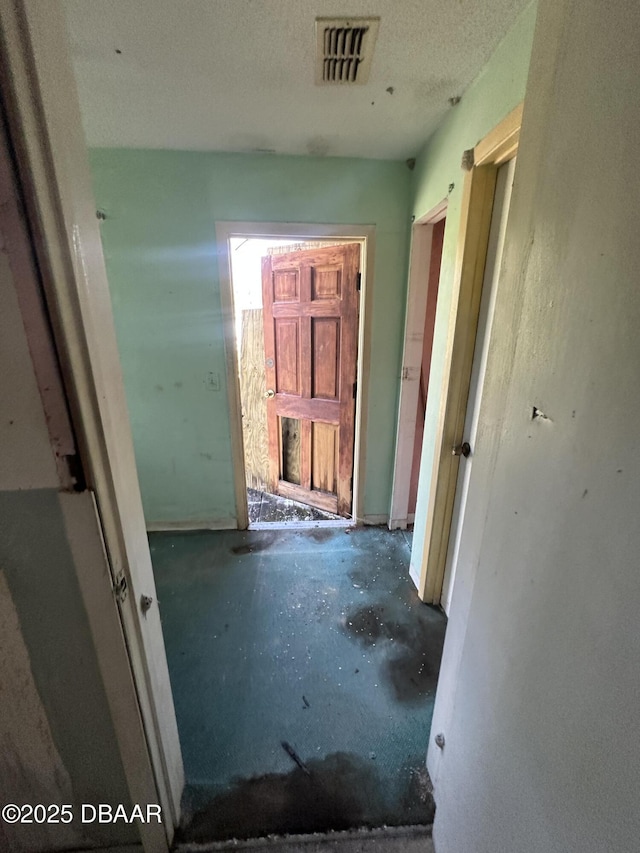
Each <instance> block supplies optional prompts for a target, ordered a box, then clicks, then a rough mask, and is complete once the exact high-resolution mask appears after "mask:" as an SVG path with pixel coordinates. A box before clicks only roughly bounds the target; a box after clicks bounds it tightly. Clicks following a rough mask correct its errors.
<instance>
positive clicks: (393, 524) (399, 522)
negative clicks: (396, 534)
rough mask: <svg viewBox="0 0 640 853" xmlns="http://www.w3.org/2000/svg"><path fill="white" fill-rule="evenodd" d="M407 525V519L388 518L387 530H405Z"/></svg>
mask: <svg viewBox="0 0 640 853" xmlns="http://www.w3.org/2000/svg"><path fill="white" fill-rule="evenodd" d="M408 523H409V520H408V519H407V518H390V519H389V530H406V529H407V525H408Z"/></svg>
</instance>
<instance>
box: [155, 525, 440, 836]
mask: <svg viewBox="0 0 640 853" xmlns="http://www.w3.org/2000/svg"><path fill="white" fill-rule="evenodd" d="M150 542H151V554H152V559H153V564H154V571H155V575H156V583H157V592H158V598H159V605H160V611H161V616H162V624H163V631H164V636H165V642H166V647H167V654H168V660H169V670H170V675H171V682H172V688H173V693H174V700H175V704H176V712H177V717H178V726H179V731H180V739H181V744H182V750H183V756H184V762H185V771H186V777H187V787H186V791H185V797H184V806H185V818H186V821H185V820H183V824H185V823H186V828H185V829H183V832H182V839H183V840H189V841H206V840H213V839H224V838H232V837H245V838H246V837H257V836H263V835H266V834H271V833H276V834H284V833H304V832H317V831H324V830H328V829H334V830H339V829H348V828H351V827H354V826H381V825H383V824H389V825H402V824H423V823H430V822H431V820H432V817H433V803H432V799H431V794H430V792H429V789H428V780H427V777H426V772H425V769H424V763H425V754H426V749H427V739H428V736H429V728H430V723H431V715H432V711H433V700H434V695H435V687H436V681H437V675H438V668H439V663H440V656H441V650H442V642H443V637H444V629H445V624H446V619H445V617H444V615H443V614H442V613H441V612H440V611H439V610H437V609H435V608H430V607H427V606H425V605H423V604H421V603H420V602H419V600H418V598H417V595H416V592H415V589H414V587H413V585H412V583H411V581H410V580H409V577H408V561H409V544H408V537H407V536H406V535H405V534H404V533H403V532H401V531H396V532H394V533H390V532H389V531H388V530H386V529H380V528H360V529H353V530H346V531H345V530H344V529H335V528H324V529H323V528H316V529H312V530H301V531H292V530H274V531H255V532H237V531H224V532H197V533H182V534H173V533H171V534H169V533H156V534H151V536H150ZM191 818H192V819H191ZM190 819H191V821H190V823H189V820H190Z"/></svg>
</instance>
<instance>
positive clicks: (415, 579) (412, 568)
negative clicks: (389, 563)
mask: <svg viewBox="0 0 640 853" xmlns="http://www.w3.org/2000/svg"><path fill="white" fill-rule="evenodd" d="M409 577H410V578H411V580H412V581H413V582H414V584H415V585H416V589H420V575H419V574H418V572H417V570H416V567H415V566H414V565H413V563H410V564H409Z"/></svg>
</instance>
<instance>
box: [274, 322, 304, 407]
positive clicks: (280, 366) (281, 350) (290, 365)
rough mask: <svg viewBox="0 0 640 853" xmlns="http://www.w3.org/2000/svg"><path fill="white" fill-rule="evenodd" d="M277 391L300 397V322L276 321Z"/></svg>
mask: <svg viewBox="0 0 640 853" xmlns="http://www.w3.org/2000/svg"><path fill="white" fill-rule="evenodd" d="M274 336H275V351H276V352H275V359H276V389H275V390H276V391H277V393H279V394H293V395H295V396H300V320H299V319H298V318H297V317H287V318H277V319H275V320H274Z"/></svg>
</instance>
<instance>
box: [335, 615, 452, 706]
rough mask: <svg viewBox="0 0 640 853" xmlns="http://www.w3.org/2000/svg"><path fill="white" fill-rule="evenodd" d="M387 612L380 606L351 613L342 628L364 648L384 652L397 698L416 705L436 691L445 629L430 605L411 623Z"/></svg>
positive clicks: (386, 669) (414, 617)
mask: <svg viewBox="0 0 640 853" xmlns="http://www.w3.org/2000/svg"><path fill="white" fill-rule="evenodd" d="M387 610H388V608H387V607H385V605H382V604H376V605H368V606H367V605H365V606H363V607H359V608H357V609H356V610H353V611H348V612H347V614H346V616H345V618H344V622H343V625H342V627H343V629H344V631H345V632H346V633H347V635H349V636H350V637H351V638H352V639H354V640H356V641H358V642H359V643H361V644H362V645H363V646H365V647H367V648H373V647H374V646H377V647H378V650H379V651H383V652H384V654H385V656H386V659H385V662H384V666H383V672H384V674H385V677H386V678H387V679H388V681H389V683H390V685H391V686H392V687H393V690H394V692H395V695H396V698H397V699H398V701H400V702H416V701H419V700H420V699H422V698H423V697H425V696H428V695H429V694H431V693H432V692H433V690H435V687H436V683H437V680H438V669H439V662H440V658H441V656H442V646H443V643H444V627H445V626H444V623H443V621H442V620H441V619H440V618H439V614H436V617H437V618H435V619H434V618H433V614H434V610H433V608H428V607H427V606H426V605H423V607H422V608H420V610H419V611H418V612H417V613H411V614H410V615H411V617H412V618H411V620H408V619H407V620H403V621H398V620H397V619H394V618H390V617H389V616H388V615H387ZM407 615H409V614H407Z"/></svg>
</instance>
